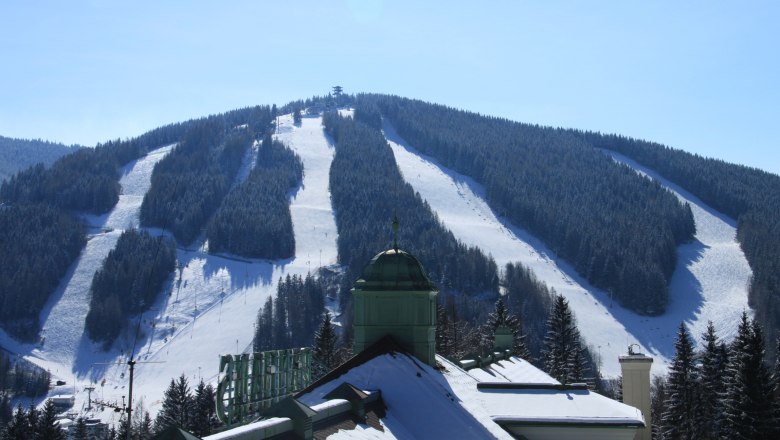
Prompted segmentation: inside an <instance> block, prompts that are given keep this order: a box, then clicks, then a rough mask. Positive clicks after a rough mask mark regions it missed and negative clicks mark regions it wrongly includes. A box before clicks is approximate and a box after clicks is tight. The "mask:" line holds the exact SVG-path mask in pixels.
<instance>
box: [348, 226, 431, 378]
mask: <svg viewBox="0 0 780 440" xmlns="http://www.w3.org/2000/svg"><path fill="white" fill-rule="evenodd" d="M397 224H398V223H397V220H395V221H394V222H393V229H397ZM437 293H438V290H437V289H436V286H435V285H434V284H433V282H431V280H430V279H429V278H428V276H427V275H426V273H425V269H424V268H423V266H422V264H421V263H420V261H419V260H417V258H415V257H414V256H413V255H412V254H410V253H408V252H404V251H402V250H400V249H398V244H397V240H394V245H393V248H392V249H388V250H386V251H384V252H380V253H379V254H377V255H376V256H375V257H374V258H372V259H371V261H370V262H369V263H368V265H367V266H366V267H365V269H363V272H362V274H361V276H360V278H359V279H358V280H357V281H356V282H355V284H354V285H353V287H352V297H353V299H354V301H353V303H354V321H353V322H354V330H355V353H359V352H361V351H363V350H364V349H365V348H367V347H369V346H371V345H372V344H373V343H375V342H377V341H378V340H380V339H382V338H383V337H384V336H388V335H389V336H391V337H393V339H395V341H396V342H397V343H398V344H399V345H401V346H402V347H404V348H405V349H407V350H408V351H409V352H410V353H411V354H413V355H414V356H415V357H417V358H418V359H420V360H421V361H423V362H426V363H428V364H430V365H434V364H435V362H436V360H435V348H436V294H437Z"/></svg>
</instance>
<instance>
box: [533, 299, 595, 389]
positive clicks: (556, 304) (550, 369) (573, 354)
mask: <svg viewBox="0 0 780 440" xmlns="http://www.w3.org/2000/svg"><path fill="white" fill-rule="evenodd" d="M581 355H582V344H581V342H580V332H579V330H578V329H577V325H576V324H575V322H574V316H572V313H571V310H569V302H568V301H567V300H566V298H564V297H563V296H562V295H555V297H554V298H553V305H552V309H551V310H550V315H549V316H548V318H547V334H546V335H545V337H544V351H543V359H544V367H545V370H546V371H547V373H548V374H550V375H551V376H552V377H554V378H555V379H556V380H558V381H559V382H561V383H567V381H568V380H569V379H570V378H571V377H573V376H574V375H579V376H582V375H584V373H585V371H584V367H583V368H582V370H580V371H574V370H575V369H576V368H580V366H577V364H578V357H579V356H581ZM579 365H582V364H579Z"/></svg>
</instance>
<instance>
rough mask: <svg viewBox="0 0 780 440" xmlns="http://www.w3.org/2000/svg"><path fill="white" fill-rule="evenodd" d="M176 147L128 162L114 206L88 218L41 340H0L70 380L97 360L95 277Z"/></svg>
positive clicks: (45, 318)
mask: <svg viewBox="0 0 780 440" xmlns="http://www.w3.org/2000/svg"><path fill="white" fill-rule="evenodd" d="M171 148H173V146H168V147H163V148H160V149H158V150H155V151H153V152H151V153H149V154H148V155H147V156H145V157H143V158H141V159H138V160H136V161H134V162H131V163H130V164H128V165H126V166H125V167H124V168H123V169H122V170H121V174H122V177H121V179H120V184H121V185H122V190H123V191H122V194H120V196H119V201H118V202H117V204H116V206H115V207H114V209H113V210H112V211H110V212H109V213H108V214H104V215H102V216H94V215H87V216H85V217H84V221H85V222H86V223H87V224H88V225H89V226H90V233H89V235H88V242H87V245H86V248H85V249H84V250H83V251H82V252H81V255H80V256H79V257H78V259H77V260H76V263H75V264H74V265H73V266H72V267H71V269H70V270H69V271H68V273H67V274H66V275H65V277H64V279H63V280H62V282H61V283H60V286H59V287H58V289H57V290H56V291H55V292H54V293H53V294H52V297H51V298H50V300H49V303H48V304H47V305H46V307H45V308H44V310H43V312H42V313H41V318H40V320H41V324H42V328H43V330H42V332H41V337H42V342H41V344H39V345H29V344H19V343H17V342H16V341H14V340H13V339H11V338H9V337H7V335H5V334H3V335H2V339H1V340H0V344H2V345H3V346H4V347H6V348H7V349H9V350H11V351H14V352H16V353H18V354H21V355H24V356H25V357H26V358H27V359H28V360H30V361H32V362H34V363H36V364H37V365H39V366H41V367H43V368H45V369H47V370H50V371H51V372H52V373H53V375H54V376H55V377H58V378H62V379H63V380H67V381H70V380H71V379H73V376H72V374H73V371H74V370H76V368H75V367H74V368H73V369H72V368H71V367H72V366H74V365H75V364H76V363H77V362H84V359H87V360H86V362H87V364H86V366H87V367H88V366H89V365H91V363H92V362H94V361H95V359H94V357H93V356H90V354H91V353H92V352H94V351H95V350H96V349H95V347H93V344H92V343H90V342H89V340H88V339H87V338H86V335H85V334H84V317H85V316H86V315H87V311H88V310H89V298H90V297H89V288H90V285H91V283H92V277H93V275H94V274H95V271H96V270H97V268H99V267H100V265H101V263H102V262H103V259H104V258H105V257H106V256H107V255H108V253H109V252H110V251H111V250H112V249H113V248H114V246H115V245H116V242H117V240H118V239H119V236H120V235H121V234H122V229H123V228H125V227H127V226H128V225H134V224H137V223H138V212H139V209H140V207H141V202H142V201H143V196H144V194H145V193H146V191H147V190H148V189H149V184H150V183H149V176H150V175H151V171H152V169H153V168H154V165H155V164H156V163H157V162H158V161H159V160H160V159H162V158H163V157H164V156H165V155H166V154H167V153H168V151H170V150H171ZM101 357H102V356H101ZM82 366H83V365H82Z"/></svg>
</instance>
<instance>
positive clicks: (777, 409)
mask: <svg viewBox="0 0 780 440" xmlns="http://www.w3.org/2000/svg"><path fill="white" fill-rule="evenodd" d="M772 386H773V387H774V408H773V411H772V412H773V417H774V419H775V432H774V434H775V437H780V337H778V338H777V339H776V340H775V370H774V372H772Z"/></svg>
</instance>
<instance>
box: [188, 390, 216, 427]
mask: <svg viewBox="0 0 780 440" xmlns="http://www.w3.org/2000/svg"><path fill="white" fill-rule="evenodd" d="M215 396H216V393H215V391H214V387H212V386H211V384H208V385H206V384H205V382H203V380H201V381H200V383H198V386H197V388H195V398H194V399H195V400H194V408H193V413H192V424H191V427H192V433H193V434H195V435H197V436H198V437H203V436H206V435H209V434H211V429H212V425H213V423H212V419H213V416H214V412H215V410H216V409H215V407H214V405H215V404H214V400H215Z"/></svg>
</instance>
